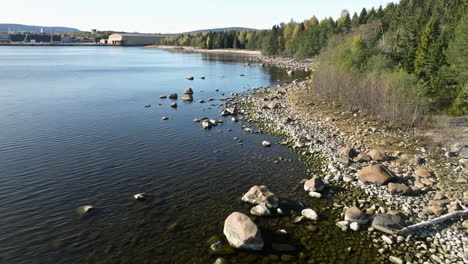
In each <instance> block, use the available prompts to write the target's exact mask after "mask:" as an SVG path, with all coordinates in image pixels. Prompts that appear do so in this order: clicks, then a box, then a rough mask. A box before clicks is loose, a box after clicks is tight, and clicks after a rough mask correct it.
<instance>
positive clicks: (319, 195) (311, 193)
mask: <svg viewBox="0 0 468 264" xmlns="http://www.w3.org/2000/svg"><path fill="white" fill-rule="evenodd" d="M309 196H310V197H312V198H317V199H320V198H321V197H322V194H321V193H319V192H309Z"/></svg>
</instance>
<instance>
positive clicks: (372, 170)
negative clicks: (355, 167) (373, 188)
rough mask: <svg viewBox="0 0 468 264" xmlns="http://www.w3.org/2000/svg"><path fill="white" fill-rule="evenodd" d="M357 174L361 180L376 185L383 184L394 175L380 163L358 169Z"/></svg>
mask: <svg viewBox="0 0 468 264" xmlns="http://www.w3.org/2000/svg"><path fill="white" fill-rule="evenodd" d="M357 175H358V177H359V179H360V180H361V181H363V182H370V183H375V184H377V185H384V184H386V183H388V182H389V181H390V180H391V179H392V178H393V177H394V175H393V173H392V172H391V171H390V170H389V169H388V168H387V167H385V166H384V165H382V164H377V165H370V166H367V167H365V168H363V169H361V170H360V171H358V173H357Z"/></svg>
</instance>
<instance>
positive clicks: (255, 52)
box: [145, 45, 262, 56]
mask: <svg viewBox="0 0 468 264" xmlns="http://www.w3.org/2000/svg"><path fill="white" fill-rule="evenodd" d="M145 48H148V49H162V50H169V51H179V52H187V53H212V54H238V55H248V56H260V55H261V54H262V53H261V51H259V50H242V49H211V50H209V49H198V48H194V47H188V46H161V45H150V46H145Z"/></svg>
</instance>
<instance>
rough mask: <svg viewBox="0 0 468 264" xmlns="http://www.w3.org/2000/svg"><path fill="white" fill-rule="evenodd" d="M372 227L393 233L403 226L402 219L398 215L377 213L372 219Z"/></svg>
mask: <svg viewBox="0 0 468 264" xmlns="http://www.w3.org/2000/svg"><path fill="white" fill-rule="evenodd" d="M372 227H373V228H375V229H377V230H379V231H382V232H384V233H387V234H395V233H396V232H397V231H398V230H400V229H402V228H403V219H402V218H401V217H400V216H399V215H390V214H381V215H377V216H376V217H374V220H373V221H372Z"/></svg>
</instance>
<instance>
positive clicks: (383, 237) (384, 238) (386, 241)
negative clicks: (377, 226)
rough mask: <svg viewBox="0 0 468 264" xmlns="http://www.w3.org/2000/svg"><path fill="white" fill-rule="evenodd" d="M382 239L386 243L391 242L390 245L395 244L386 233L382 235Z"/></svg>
mask: <svg viewBox="0 0 468 264" xmlns="http://www.w3.org/2000/svg"><path fill="white" fill-rule="evenodd" d="M382 240H383V241H384V242H385V243H387V244H389V245H391V244H393V241H392V239H391V238H389V237H388V236H386V235H383V236H382Z"/></svg>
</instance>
